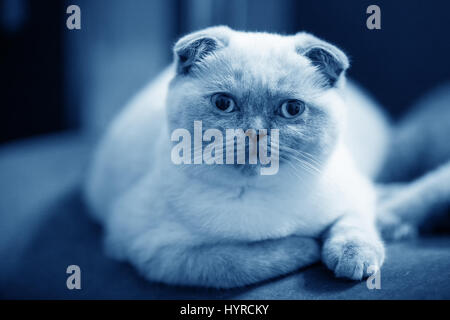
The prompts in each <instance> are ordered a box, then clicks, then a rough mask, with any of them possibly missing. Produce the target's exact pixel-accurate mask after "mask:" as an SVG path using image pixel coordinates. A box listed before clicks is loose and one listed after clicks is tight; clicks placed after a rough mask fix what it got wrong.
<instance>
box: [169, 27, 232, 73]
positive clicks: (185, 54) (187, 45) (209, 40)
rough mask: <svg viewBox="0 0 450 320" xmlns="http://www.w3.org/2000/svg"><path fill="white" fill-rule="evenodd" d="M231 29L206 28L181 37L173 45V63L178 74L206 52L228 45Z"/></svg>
mask: <svg viewBox="0 0 450 320" xmlns="http://www.w3.org/2000/svg"><path fill="white" fill-rule="evenodd" d="M231 32H232V30H231V29H230V28H228V27H226V26H217V27H211V28H206V29H203V30H200V31H197V32H194V33H191V34H188V35H186V36H184V37H182V38H181V39H180V40H178V41H177V43H176V44H175V46H174V49H173V51H174V55H175V63H176V65H177V72H178V73H179V74H187V73H189V70H190V69H191V67H192V66H193V65H194V64H195V63H198V62H200V61H201V60H202V59H203V58H205V57H206V56H207V55H208V54H210V53H212V52H213V51H215V50H218V49H220V48H223V47H225V46H227V45H228V41H229V35H230V33H231Z"/></svg>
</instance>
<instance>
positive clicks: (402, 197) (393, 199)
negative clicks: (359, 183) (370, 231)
mask: <svg viewBox="0 0 450 320" xmlns="http://www.w3.org/2000/svg"><path fill="white" fill-rule="evenodd" d="M378 190H379V195H380V196H379V202H378V215H377V223H378V227H379V230H380V231H381V233H382V236H383V238H384V239H386V240H396V239H401V238H405V237H411V236H415V235H416V234H417V232H418V230H419V229H422V230H426V229H430V228H436V227H437V226H438V227H439V224H441V225H440V227H443V228H444V227H445V226H443V225H442V224H446V225H447V227H448V223H449V222H450V216H449V209H450V161H448V162H447V163H445V164H443V165H441V166H440V167H439V168H437V169H435V170H432V171H430V172H429V173H427V174H425V175H423V176H422V177H420V178H418V179H416V180H414V181H413V182H410V183H403V184H390V185H379V186H378Z"/></svg>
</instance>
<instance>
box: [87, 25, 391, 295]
mask: <svg viewBox="0 0 450 320" xmlns="http://www.w3.org/2000/svg"><path fill="white" fill-rule="evenodd" d="M205 39H206V40H205ZM289 50H292V52H290V51H289ZM210 51H211V52H210ZM285 52H287V53H285ZM175 54H176V59H178V60H176V62H175V63H174V64H173V65H172V66H171V67H169V68H168V69H166V70H165V71H164V72H163V73H162V74H161V75H160V76H159V77H158V78H157V79H156V80H155V81H154V82H153V83H152V84H151V85H150V86H149V87H148V88H145V89H144V90H143V91H142V93H141V94H140V95H139V96H138V97H137V98H135V99H134V100H133V101H132V103H131V104H130V105H129V106H128V107H127V108H126V109H125V110H124V111H123V112H122V114H121V115H120V116H119V117H118V118H117V120H116V121H115V122H114V124H113V125H112V127H111V128H110V130H109V132H108V134H107V135H106V137H105V139H104V141H103V142H102V144H101V146H100V149H99V151H98V153H97V155H96V158H95V161H94V164H93V166H92V170H91V174H90V177H89V179H88V182H87V187H86V191H87V192H86V194H87V198H88V201H89V203H90V205H91V207H92V208H93V210H92V211H93V214H94V215H95V217H96V219H97V220H98V221H100V222H101V223H102V224H103V225H104V226H105V232H106V240H107V248H108V250H109V251H110V252H111V254H112V255H114V256H115V257H117V258H120V259H124V260H127V261H129V262H131V263H132V264H134V265H135V266H136V267H137V268H138V269H139V270H140V272H141V273H142V274H143V275H144V276H145V277H147V278H148V279H150V280H155V281H162V282H166V283H171V284H186V285H202V286H212V287H233V286H241V285H246V284H250V283H254V282H257V281H261V280H265V279H267V278H271V277H274V276H278V275H281V274H285V273H287V272H290V271H294V270H296V269H298V268H300V267H303V266H305V265H308V264H311V263H314V262H316V261H318V260H319V259H320V258H322V261H323V262H324V263H325V264H326V265H327V266H328V267H329V268H330V269H332V270H333V271H334V272H335V273H336V275H337V276H342V277H347V278H351V279H361V278H362V277H364V276H367V274H368V273H370V271H369V270H368V267H369V266H372V268H373V269H372V271H373V270H375V269H377V268H379V267H380V266H381V265H382V263H383V259H384V248H383V244H382V242H381V240H380V238H379V236H378V232H377V230H376V228H375V211H376V208H375V201H376V195H375V190H374V186H373V184H372V182H371V180H372V179H373V177H375V175H376V174H377V173H378V170H379V168H380V166H381V164H382V162H383V159H384V154H385V151H386V147H387V140H388V137H389V126H388V124H387V121H386V119H385V118H384V116H383V114H382V113H381V112H380V111H379V108H377V106H376V105H375V104H374V103H373V101H371V100H370V99H369V98H368V97H367V95H366V94H364V93H363V92H362V91H361V90H360V89H359V88H357V87H356V86H355V85H353V84H347V86H345V87H344V86H343V85H344V83H343V82H344V79H343V71H344V70H345V69H346V68H347V67H348V62H347V60H346V58H345V56H344V55H343V54H342V52H340V51H339V50H338V49H337V48H335V47H333V46H331V45H329V44H327V43H325V42H323V41H321V40H318V39H316V38H314V37H312V36H310V35H307V34H298V35H296V36H291V37H284V36H278V35H271V34H258V33H238V32H235V31H232V30H230V29H228V28H224V27H218V28H211V29H206V30H203V31H201V32H198V33H194V34H192V35H189V36H187V37H185V38H182V39H181V40H180V41H179V42H178V43H177V45H176V46H175ZM221 54H223V56H221ZM234 54H236V57H232V59H231V61H232V62H233V63H229V62H228V61H227V60H226V59H228V57H229V56H230V55H234ZM185 55H188V56H185ZM272 57H273V58H272ZM233 59H234V60H233ZM242 59H249V60H248V61H247V62H245V61H244V62H243V63H242V64H240V63H239V62H242V61H240V60H242ZM271 59H272V60H273V61H271ZM277 59H280V60H279V61H278V60H277ZM297 59H298V60H297ZM308 59H309V60H308ZM255 61H256V62H255ZM221 64H226V66H227V67H226V68H224V67H223V66H221ZM270 64H273V65H274V66H270ZM277 64H279V66H277ZM284 64H286V65H284ZM296 64H298V65H299V69H298V70H292V72H293V74H290V73H289V72H291V71H290V70H291V69H295V66H296ZM211 66H213V67H214V70H215V72H214V73H212V72H211V69H208V68H212V67H211ZM258 68H262V69H261V70H259V71H258V70H257V69H258ZM272 68H273V70H272ZM327 68H331V69H330V70H328V69H327ZM229 69H230V70H231V69H233V71H232V73H233V72H234V75H235V76H236V78H235V79H233V80H232V81H231V80H229V79H228V78H226V77H225V76H224V74H225V73H226V72H228V71H229ZM227 70H228V71H227ZM286 73H289V74H286ZM283 74H284V77H282V78H280V77H279V75H283ZM222 76H223V78H221V77H222ZM223 79H225V80H223ZM286 79H287V80H288V81H286ZM226 81H230V83H229V85H228V86H227V85H224V83H226ZM233 85H235V86H233ZM245 85H248V86H249V88H245ZM209 86H217V87H216V88H210V87H209ZM251 86H256V88H255V87H253V88H252V87H251ZM297 86H298V87H299V88H300V89H301V90H299V91H296V90H297ZM199 88H201V90H199ZM246 89H248V91H246ZM283 89H284V91H283ZM197 90H198V91H199V92H197ZM202 90H204V91H206V92H208V99H206V98H205V99H204V100H202V99H203V97H204V96H205V95H206V94H205V92H203V91H202ZM225 90H227V92H231V93H230V95H233V96H235V97H236V98H235V99H236V100H237V101H238V102H236V104H239V106H240V108H242V110H240V109H239V111H236V113H235V114H234V115H232V117H235V118H232V119H233V121H236V123H238V124H239V125H235V126H234V127H244V130H245V129H247V128H255V129H261V128H267V129H270V128H272V127H276V128H279V129H280V137H281V138H282V137H283V134H284V137H286V136H287V137H288V138H289V139H287V138H286V140H284V141H283V138H282V139H281V140H280V157H281V158H282V159H283V154H282V152H284V151H283V150H284V149H283V146H284V145H288V146H287V147H286V150H290V149H288V147H289V146H291V149H296V148H297V150H300V151H304V153H302V154H303V156H305V158H304V159H303V160H304V161H303V163H302V165H299V166H296V165H295V164H296V162H289V161H287V160H286V162H280V169H279V171H278V173H277V174H275V175H269V176H263V175H258V174H253V171H251V170H253V169H252V168H250V169H248V167H246V166H249V165H246V166H244V167H242V168H241V167H236V166H233V165H222V166H220V165H213V166H207V165H182V166H178V165H175V164H174V163H173V162H172V161H171V158H170V155H171V148H172V143H171V142H170V137H171V132H172V131H173V130H174V129H175V128H184V127H189V125H192V121H193V120H204V124H205V126H206V127H213V126H214V125H217V127H218V128H225V126H226V125H228V123H226V122H225V121H230V120H226V119H225V118H224V117H228V118H227V119H230V115H222V114H219V113H218V114H217V115H216V114H214V112H216V111H214V110H211V109H209V108H210V107H209V106H208V104H207V103H208V102H209V94H210V92H211V93H214V92H223V91H225ZM258 90H259V91H258ZM255 92H258V95H255V96H252V94H253V93H255ZM280 92H282V94H283V95H285V96H283V97H281V98H276V99H281V100H280V101H282V99H292V98H293V97H295V98H298V97H301V98H302V99H303V100H304V101H306V105H307V106H308V107H307V109H305V111H304V112H305V113H304V114H302V115H300V116H298V117H296V118H294V120H292V121H291V122H288V119H283V118H281V117H280V116H279V115H274V114H272V113H269V112H267V110H268V108H272V103H271V104H267V105H266V102H267V101H272V100H270V99H272V98H273V97H277V95H278V94H280V95H282V94H281V93H280ZM166 96H167V98H166ZM244 96H245V97H246V100H244V98H242V97H244ZM266 97H267V98H266ZM273 99H274V101H275V100H276V99H275V98H273ZM191 100H192V101H191ZM242 101H246V102H245V103H244V102H242ZM254 101H259V102H258V103H254ZM276 101H278V100H276ZM289 101H291V100H289ZM263 105H264V109H261V108H260V107H261V106H263ZM274 105H275V107H277V106H278V105H277V104H275V103H274ZM197 106H198V107H197ZM255 106H257V107H258V108H259V109H258V110H256V111H254V110H253V111H252V110H250V109H251V108H256V107H255ZM275 107H274V108H275ZM196 108H198V109H196ZM245 108H248V109H245ZM191 110H194V111H195V112H197V114H195V112H194V111H191ZM205 110H206V111H205ZM244 110H245V112H244ZM270 110H272V109H270ZM189 112H192V114H190V113H189ZM251 112H255V114H251ZM208 113H211V114H213V115H212V116H209V114H208ZM346 113H347V114H348V117H347V116H346ZM260 115H261V116H260ZM262 115H263V116H262ZM195 117H197V119H196V118H195ZM302 117H303V118H302ZM345 119H347V120H349V121H347V123H346V124H345ZM270 121H272V122H270ZM355 137H357V139H355ZM297 143H299V144H297ZM302 148H304V149H302ZM294 152H295V151H294ZM299 156H300V155H299ZM312 157H314V159H311V158H312ZM305 159H306V160H305ZM308 160H310V161H309V162H308V165H309V166H308V165H306V166H305V161H306V162H307V161H308ZM296 161H298V160H296ZM244 169H245V170H248V171H245V170H244ZM248 172H250V174H248ZM322 242H323V245H322V247H320V244H321V243H322Z"/></svg>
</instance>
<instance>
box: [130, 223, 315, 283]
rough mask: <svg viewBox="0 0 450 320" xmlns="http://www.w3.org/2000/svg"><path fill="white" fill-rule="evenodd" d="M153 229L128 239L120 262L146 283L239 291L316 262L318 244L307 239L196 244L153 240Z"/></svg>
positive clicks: (294, 237)
mask: <svg viewBox="0 0 450 320" xmlns="http://www.w3.org/2000/svg"><path fill="white" fill-rule="evenodd" d="M154 231H155V230H151V231H149V232H148V233H147V234H142V235H140V236H137V237H136V238H135V239H132V240H131V241H128V243H127V244H126V246H127V247H126V248H124V249H123V250H122V258H125V259H126V260H128V261H129V262H131V263H132V264H133V265H134V266H135V267H136V268H137V269H138V270H139V272H140V273H141V274H142V275H143V276H144V277H145V278H147V279H149V280H150V281H156V282H162V283H166V284H172V285H188V286H203V287H213V288H232V287H240V286H245V285H249V284H253V283H257V282H260V281H263V280H267V279H270V278H273V277H276V276H280V275H284V274H287V273H289V272H293V271H296V270H298V269H300V268H302V267H305V266H308V265H311V264H313V263H316V262H319V261H320V245H319V242H318V241H317V240H315V239H312V238H306V237H299V236H290V237H286V238H281V239H274V240H265V241H259V242H251V243H249V242H247V243H246V242H222V243H205V244H199V243H192V240H191V239H189V238H186V239H183V238H179V239H176V241H175V239H172V240H171V241H167V239H164V238H160V239H157V237H161V235H158V233H159V232H157V231H156V232H154ZM152 233H153V234H152ZM154 234H157V236H155V235H154ZM167 236H169V237H170V235H167ZM159 242H160V243H159Z"/></svg>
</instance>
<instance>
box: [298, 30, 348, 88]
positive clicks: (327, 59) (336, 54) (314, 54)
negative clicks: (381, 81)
mask: <svg viewBox="0 0 450 320" xmlns="http://www.w3.org/2000/svg"><path fill="white" fill-rule="evenodd" d="M295 39H296V50H297V52H298V53H299V54H301V55H302V56H304V57H306V58H308V59H309V60H310V61H311V63H312V64H313V65H314V66H316V67H317V68H318V69H319V70H320V72H322V74H323V75H324V76H325V78H326V80H327V85H328V86H330V87H334V86H335V85H336V83H337V82H338V80H339V79H340V77H341V75H343V74H344V73H345V70H347V69H348V67H349V61H348V58H347V56H346V55H345V53H344V52H342V51H341V50H340V49H338V48H337V47H335V46H334V45H332V44H330V43H328V42H326V41H323V40H320V39H319V38H316V37H315V36H313V35H311V34H308V33H305V32H301V33H297V34H296V35H295Z"/></svg>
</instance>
